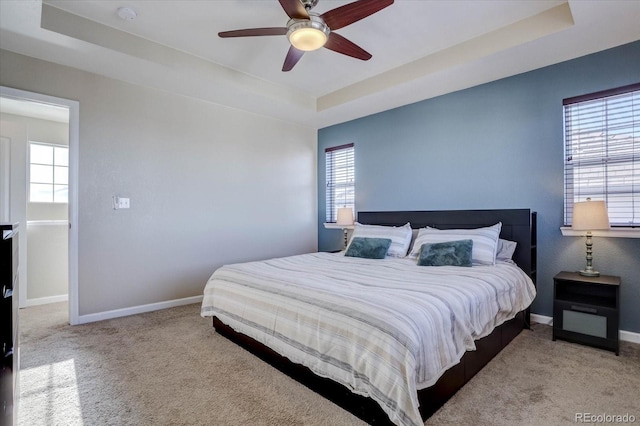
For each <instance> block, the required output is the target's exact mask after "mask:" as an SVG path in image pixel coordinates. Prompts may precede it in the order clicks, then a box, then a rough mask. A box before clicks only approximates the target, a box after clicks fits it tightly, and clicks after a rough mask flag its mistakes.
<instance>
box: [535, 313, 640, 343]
mask: <svg viewBox="0 0 640 426" xmlns="http://www.w3.org/2000/svg"><path fill="white" fill-rule="evenodd" d="M531 322H537V323H538V324H546V325H553V317H548V316H546V315H538V314H531ZM619 336H620V340H624V341H625V342H631V343H640V333H635V332H633V331H626V330H620V334H619Z"/></svg>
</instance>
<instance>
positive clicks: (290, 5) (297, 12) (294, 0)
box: [279, 0, 309, 19]
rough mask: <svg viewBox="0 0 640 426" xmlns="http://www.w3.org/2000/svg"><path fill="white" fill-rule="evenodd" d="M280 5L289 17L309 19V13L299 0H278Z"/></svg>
mask: <svg viewBox="0 0 640 426" xmlns="http://www.w3.org/2000/svg"><path fill="white" fill-rule="evenodd" d="M279 1H280V6H282V8H283V9H284V11H285V13H286V14H287V15H289V18H294V19H309V13H308V12H307V9H305V8H304V6H303V5H302V2H301V1H300V0H279Z"/></svg>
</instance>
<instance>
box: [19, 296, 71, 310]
mask: <svg viewBox="0 0 640 426" xmlns="http://www.w3.org/2000/svg"><path fill="white" fill-rule="evenodd" d="M68 300H69V295H68V294H60V295H58V296H48V297H38V298H37V299H27V300H25V301H24V306H21V308H28V307H30V306H38V305H48V304H49V303H58V302H67V301H68Z"/></svg>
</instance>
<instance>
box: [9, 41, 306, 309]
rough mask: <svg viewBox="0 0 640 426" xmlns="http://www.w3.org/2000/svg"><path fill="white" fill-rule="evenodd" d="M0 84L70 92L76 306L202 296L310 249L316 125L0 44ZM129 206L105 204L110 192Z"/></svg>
mask: <svg viewBox="0 0 640 426" xmlns="http://www.w3.org/2000/svg"><path fill="white" fill-rule="evenodd" d="M0 84H1V85H3V86H8V87H13V88H17V89H22V90H28V91H33V92H38V93H43V94H47V95H51V96H57V97H61V98H67V99H73V100H77V101H79V103H80V146H79V170H78V173H79V188H78V189H79V223H78V230H79V231H78V232H79V247H78V249H79V314H80V315H88V314H92V313H100V312H105V311H110V310H115V309H120V308H127V307H133V306H140V305H144V304H149V303H155V302H163V301H169V300H174V299H180V298H185V297H190V296H197V295H201V294H202V290H203V288H204V285H205V283H206V280H207V279H208V277H209V276H210V275H211V273H212V272H213V271H214V270H215V269H216V268H217V267H219V266H221V265H222V264H225V263H231V262H238V261H246V260H253V259H262V258H267V257H275V256H283V255H290V254H298V253H303V252H309V251H315V249H316V247H317V233H316V231H315V223H316V219H315V218H316V211H317V205H316V199H317V194H316V161H317V159H316V150H317V146H316V131H315V130H314V129H310V128H306V127H302V126H297V125H294V124H291V123H285V122H282V121H278V120H274V119H270V118H266V117H262V116H258V115H255V114H250V113H245V112H242V111H238V110H234V109H230V108H225V107H221V106H219V105H214V104H210V103H206V102H202V101H197V100H193V99H190V98H186V97H183V96H176V95H172V94H170V93H166V92H162V91H157V90H153V89H148V88H144V87H141V86H136V85H131V84H127V83H123V82H119V81H116V80H113V79H109V78H105V77H101V76H98V75H95V74H91V73H87V72H83V71H79V70H76V69H73V68H68V67H63V66H59V65H55V64H52V63H48V62H44V61H41V60H37V59H33V58H29V57H26V56H22V55H18V54H15V53H11V52H7V51H0ZM116 194H117V195H119V196H122V197H129V198H130V199H131V209H129V210H117V211H114V210H113V209H112V200H111V197H112V196H113V195H116Z"/></svg>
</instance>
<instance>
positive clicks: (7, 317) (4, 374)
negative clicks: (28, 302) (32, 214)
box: [0, 224, 19, 425]
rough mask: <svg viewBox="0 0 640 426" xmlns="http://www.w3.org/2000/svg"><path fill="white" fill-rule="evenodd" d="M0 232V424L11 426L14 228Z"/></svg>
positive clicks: (14, 336)
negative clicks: (0, 357) (0, 291)
mask: <svg viewBox="0 0 640 426" xmlns="http://www.w3.org/2000/svg"><path fill="white" fill-rule="evenodd" d="M0 231H1V232H2V239H0V286H1V287H2V295H1V296H2V298H1V300H0V304H1V306H0V339H1V343H0V344H1V345H2V347H1V349H2V353H1V354H0V355H2V360H1V367H0V425H12V424H15V423H16V420H17V419H16V414H17V406H18V404H17V403H18V383H17V380H18V368H19V360H18V225H17V224H13V225H12V224H0Z"/></svg>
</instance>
